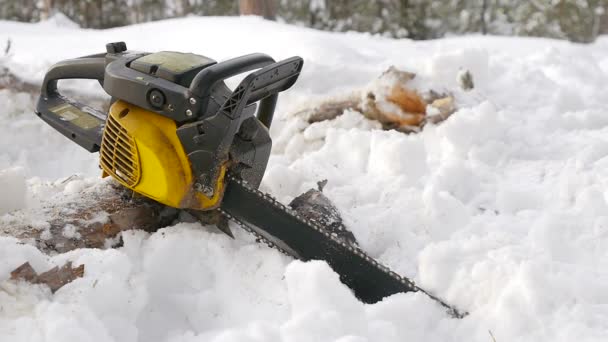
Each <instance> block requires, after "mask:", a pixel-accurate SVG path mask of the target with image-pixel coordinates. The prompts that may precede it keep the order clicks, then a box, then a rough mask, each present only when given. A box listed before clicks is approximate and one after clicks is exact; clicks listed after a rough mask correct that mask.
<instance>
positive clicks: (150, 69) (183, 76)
mask: <svg viewBox="0 0 608 342" xmlns="http://www.w3.org/2000/svg"><path fill="white" fill-rule="evenodd" d="M216 63H217V62H216V61H214V60H213V59H211V58H207V57H205V56H201V55H195V54H193V53H182V52H173V51H161V52H156V53H151V54H149V55H145V56H143V57H139V58H137V59H135V60H134V61H132V62H131V64H130V67H131V69H134V70H137V71H139V72H143V73H145V74H148V75H152V76H156V77H160V78H162V79H165V80H167V81H170V82H173V83H176V84H179V85H181V86H184V87H189V86H190V83H191V82H192V79H193V78H194V76H196V74H198V73H199V71H201V70H203V69H204V68H206V67H208V66H211V65H213V64H216Z"/></svg>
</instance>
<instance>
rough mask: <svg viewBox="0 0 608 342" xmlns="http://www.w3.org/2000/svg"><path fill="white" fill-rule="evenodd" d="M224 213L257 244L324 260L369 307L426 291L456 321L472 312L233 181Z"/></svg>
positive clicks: (254, 190) (236, 180) (226, 195)
mask: <svg viewBox="0 0 608 342" xmlns="http://www.w3.org/2000/svg"><path fill="white" fill-rule="evenodd" d="M219 211H220V212H221V213H222V214H223V215H225V216H226V217H227V218H228V219H230V220H232V221H234V222H236V223H237V224H238V225H239V226H240V227H242V228H243V229H245V230H246V231H248V232H249V233H251V234H253V235H254V236H255V238H256V240H257V241H259V242H261V243H264V244H266V245H267V246H268V247H271V248H274V249H276V250H278V251H280V252H281V253H283V254H285V255H288V256H290V257H293V258H297V259H300V260H303V261H307V260H324V261H325V262H327V263H328V264H329V266H331V268H332V269H333V270H334V271H335V272H336V273H337V274H338V275H339V276H340V280H341V281H342V282H343V283H344V284H346V285H347V286H348V287H350V288H351V289H352V290H353V291H354V294H355V296H357V298H359V299H360V300H361V301H363V302H365V303H375V302H378V301H380V300H382V299H383V298H385V297H387V296H390V295H392V294H395V293H400V292H422V293H424V294H425V295H427V296H428V297H429V298H431V299H433V300H434V301H436V302H437V303H439V304H440V305H441V306H443V307H445V308H446V309H447V310H448V314H449V315H450V316H452V317H455V318H462V317H464V316H466V315H467V313H464V312H461V311H460V310H458V309H457V308H455V307H453V306H451V305H449V304H448V303H446V302H445V301H443V300H442V299H440V298H438V297H437V296H435V295H433V294H431V293H430V292H428V291H426V290H424V289H422V288H421V287H419V286H418V285H416V284H415V283H414V282H413V281H411V280H410V279H408V278H407V277H403V276H401V275H399V274H397V273H396V272H394V271H392V270H391V269H389V268H388V267H386V266H384V265H382V264H380V263H379V262H378V261H376V260H375V259H373V258H372V257H370V256H368V255H367V254H366V253H365V252H364V251H363V250H362V249H361V248H360V247H359V246H357V245H355V244H352V243H349V242H347V241H345V240H344V239H342V238H340V236H339V235H338V234H337V233H336V232H331V231H330V230H328V229H326V228H325V227H323V226H322V225H320V224H319V222H318V221H316V220H311V219H307V218H304V217H303V216H302V215H300V214H298V213H297V212H296V211H295V210H293V209H291V208H289V207H287V206H285V205H283V204H282V203H280V202H279V201H277V200H276V199H275V198H274V197H272V196H270V195H268V194H266V193H263V192H261V191H259V190H258V189H256V188H254V187H251V186H250V185H249V184H248V183H247V182H245V181H243V180H241V179H238V178H236V177H234V176H232V175H228V176H227V186H226V192H225V194H224V199H223V200H222V204H221V207H220V208H219Z"/></svg>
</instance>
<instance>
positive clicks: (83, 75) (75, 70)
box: [41, 55, 106, 98]
mask: <svg viewBox="0 0 608 342" xmlns="http://www.w3.org/2000/svg"><path fill="white" fill-rule="evenodd" d="M105 67H106V60H105V58H104V57H99V55H93V56H91V57H81V58H75V59H68V60H65V61H61V62H59V63H57V64H55V65H53V66H52V67H51V69H50V70H49V71H48V72H47V74H46V76H45V77H44V81H43V82H42V89H41V93H42V96H44V97H47V98H48V97H51V96H57V95H59V92H58V91H57V81H59V80H62V79H73V78H80V79H92V80H98V81H99V83H101V84H103V78H104V74H105Z"/></svg>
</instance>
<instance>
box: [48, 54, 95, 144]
mask: <svg viewBox="0 0 608 342" xmlns="http://www.w3.org/2000/svg"><path fill="white" fill-rule="evenodd" d="M104 74H105V58H104V57H102V55H101V54H98V55H93V56H89V57H81V58H76V59H70V60H65V61H62V62H59V63H57V64H55V65H53V66H52V67H51V69H50V70H49V71H48V72H47V74H46V76H45V77H44V81H43V82H42V88H41V90H40V98H39V99H38V105H37V107H36V114H37V115H38V116H39V117H40V118H41V119H42V120H44V121H46V122H47V123H48V124H49V125H51V126H52V127H53V128H55V129H56V130H57V131H59V132H60V133H61V134H63V135H65V136H66V137H67V138H69V139H71V140H73V141H74V142H76V143H77V144H78V145H80V146H82V147H83V148H85V149H86V150H87V151H89V152H97V151H99V148H100V146H101V138H102V133H103V126H104V123H105V117H106V115H105V114H104V113H102V112H101V111H98V110H95V109H93V108H90V107H88V106H84V105H82V104H80V103H78V102H77V101H74V100H71V99H69V98H67V97H66V96H63V95H61V94H60V93H59V91H58V89H57V82H58V81H59V80H62V79H92V80H97V81H98V82H99V83H100V84H102V85H103V80H104Z"/></svg>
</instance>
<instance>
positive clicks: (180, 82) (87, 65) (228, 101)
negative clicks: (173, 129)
mask: <svg viewBox="0 0 608 342" xmlns="http://www.w3.org/2000/svg"><path fill="white" fill-rule="evenodd" d="M106 50H107V53H103V54H96V55H91V56H85V57H81V58H76V59H71V60H66V61H62V62H59V63H57V64H55V65H54V66H53V67H52V68H51V69H50V70H49V71H48V73H47V74H46V76H45V78H44V81H43V84H42V89H41V95H40V99H39V101H38V105H37V108H36V114H37V115H38V116H40V117H41V118H42V119H43V120H45V121H46V122H47V123H49V124H50V125H51V126H53V127H54V128H55V129H57V130H58V131H59V132H61V133H62V134H64V135H65V136H67V137H68V138H70V139H72V140H74V141H75V142H76V143H78V144H79V145H81V146H82V147H84V148H85V149H87V150H88V151H90V152H97V151H98V150H99V148H100V145H101V140H102V135H103V127H104V124H105V120H106V119H107V114H105V113H103V112H102V111H99V110H96V109H94V108H90V107H88V106H86V105H84V104H81V103H79V102H77V101H75V100H73V99H70V98H67V97H66V96H64V95H62V94H60V93H59V91H58V89H57V82H58V81H59V80H62V79H93V80H97V81H99V83H100V84H101V85H102V86H103V88H104V90H105V92H106V93H108V94H109V95H110V96H111V97H112V101H116V100H123V101H126V102H128V103H131V104H133V105H136V106H138V107H141V108H144V109H146V110H148V111H152V112H155V113H158V114H160V115H163V116H165V117H168V118H170V119H172V120H174V121H175V123H176V126H177V135H178V137H179V139H180V141H181V143H182V145H183V148H184V150H185V151H186V153H187V155H188V157H189V159H190V163H191V166H192V169H193V170H192V171H193V174H194V175H195V177H196V180H195V184H194V185H195V187H196V188H197V189H198V190H200V191H201V192H203V193H204V194H205V195H207V196H209V195H212V191H213V190H212V189H215V188H216V187H215V186H214V184H216V183H217V182H218V178H219V177H220V172H219V170H220V169H221V168H222V167H230V168H231V170H232V171H233V172H235V173H240V172H243V173H244V174H243V175H242V176H243V177H242V178H243V179H245V180H248V181H250V182H252V183H253V184H252V185H255V186H257V185H258V184H259V182H260V181H261V178H262V176H263V173H264V170H265V168H266V164H267V162H268V158H269V155H270V147H271V141H270V136H269V134H268V128H269V127H270V125H271V123H272V118H273V114H274V109H275V106H276V102H277V98H278V93H279V92H281V91H284V90H286V89H288V88H290V87H291V86H292V85H293V84H294V83H295V81H296V80H297V78H298V76H299V73H300V71H301V69H302V66H303V60H302V58H300V57H291V58H288V59H285V60H283V61H280V62H275V61H274V59H272V58H271V57H269V56H267V55H264V54H260V53H255V54H250V55H245V56H241V57H237V58H233V59H230V60H227V61H224V62H221V63H217V62H216V61H214V60H212V59H209V58H207V57H204V56H199V55H193V54H182V53H177V52H159V53H152V54H150V53H142V52H133V51H128V50H127V48H126V44H125V43H123V42H119V43H110V44H108V45H107V46H106ZM256 69H257V70H256ZM253 70H255V71H253ZM249 71H253V72H252V73H250V74H249V75H247V76H246V77H245V78H244V79H243V80H242V81H241V83H240V84H239V85H238V86H237V87H236V88H235V89H234V91H231V90H230V89H229V88H228V87H227V86H226V84H225V83H224V81H225V80H226V79H228V78H230V77H234V76H237V75H239V74H242V73H245V72H249ZM258 102H259V106H256V103H258ZM256 107H257V114H255V115H254V113H255V112H256ZM210 192H211V193H210Z"/></svg>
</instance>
